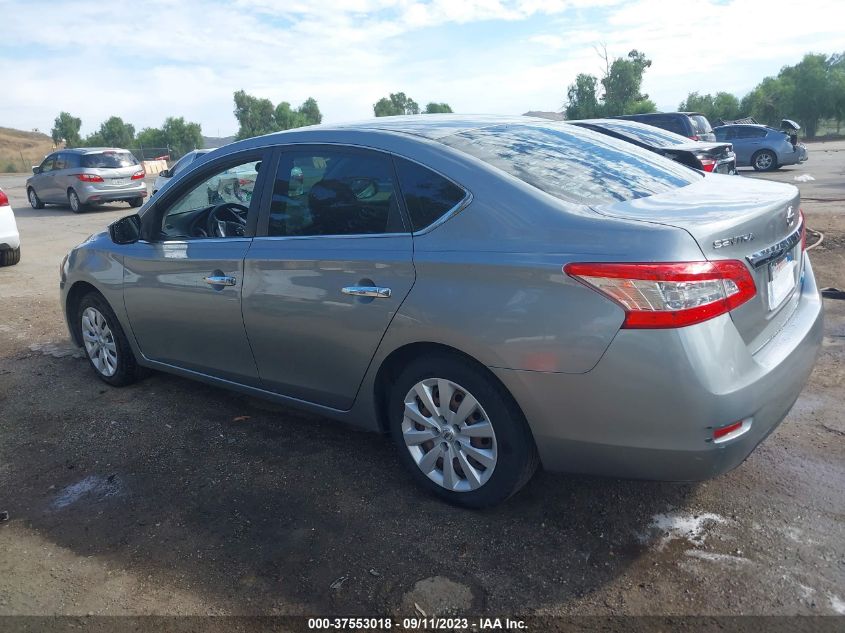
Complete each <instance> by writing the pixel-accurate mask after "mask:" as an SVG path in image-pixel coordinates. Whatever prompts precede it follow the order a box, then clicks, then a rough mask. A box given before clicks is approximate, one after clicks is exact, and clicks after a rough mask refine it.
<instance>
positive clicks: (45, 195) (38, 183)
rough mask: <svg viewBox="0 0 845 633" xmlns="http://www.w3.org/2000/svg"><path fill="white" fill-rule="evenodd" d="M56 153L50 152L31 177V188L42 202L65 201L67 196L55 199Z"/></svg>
mask: <svg viewBox="0 0 845 633" xmlns="http://www.w3.org/2000/svg"><path fill="white" fill-rule="evenodd" d="M57 156H58V154H51V155H50V156H48V157H47V158H45V159H44V161H43V162H42V163H41V169H40V171H39V172H38V173H37V174H35V175H34V176H33V178H32V188H33V189H35V194H36V195H37V196H38V197H39V198H41V201H42V202H67V198H64V199H63V200H57V189H56V183H55V178H54V177H53V176H55V171H54V167H55V164H56V157H57Z"/></svg>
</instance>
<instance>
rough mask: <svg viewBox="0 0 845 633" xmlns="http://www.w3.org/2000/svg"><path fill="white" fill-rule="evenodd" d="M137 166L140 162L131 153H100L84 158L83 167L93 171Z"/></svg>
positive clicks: (87, 155)
mask: <svg viewBox="0 0 845 633" xmlns="http://www.w3.org/2000/svg"><path fill="white" fill-rule="evenodd" d="M137 164H138V160H137V159H136V158H135V157H134V156H133V155H132V154H131V153H129V152H111V151H109V152H98V153H96V154H85V155H84V156H83V157H82V166H83V167H89V168H91V169H119V168H121V167H131V166H132V165H137Z"/></svg>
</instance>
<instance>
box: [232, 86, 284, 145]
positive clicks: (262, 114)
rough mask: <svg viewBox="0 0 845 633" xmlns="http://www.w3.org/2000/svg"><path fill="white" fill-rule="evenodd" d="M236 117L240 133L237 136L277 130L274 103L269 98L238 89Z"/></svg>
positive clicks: (243, 136)
mask: <svg viewBox="0 0 845 633" xmlns="http://www.w3.org/2000/svg"><path fill="white" fill-rule="evenodd" d="M234 98H235V118H236V119H237V120H238V133H237V135H236V137H235V138H237V139H239V140H240V139H244V138H251V137H253V136H261V135H262V134H270V133H271V132H275V131H276V124H275V121H274V114H275V112H274V110H273V103H272V102H271V101H270V100H269V99H259V98H258V97H253V96H252V95H249V94H247V93H246V92H244V91H243V90H238V91H237V92H236V93H235V94H234Z"/></svg>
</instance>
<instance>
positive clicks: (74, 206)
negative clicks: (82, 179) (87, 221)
mask: <svg viewBox="0 0 845 633" xmlns="http://www.w3.org/2000/svg"><path fill="white" fill-rule="evenodd" d="M67 202H68V204H69V205H70V210H71V211H73V212H74V213H82V212H83V211H84V210H85V205H84V204H82V202H80V200H79V195H78V194H77V193H76V192H75V191H74V190H73V189H68V192H67Z"/></svg>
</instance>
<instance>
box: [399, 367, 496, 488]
mask: <svg viewBox="0 0 845 633" xmlns="http://www.w3.org/2000/svg"><path fill="white" fill-rule="evenodd" d="M402 437H403V439H404V441H405V446H406V447H407V448H408V452H409V453H410V454H411V457H412V458H413V460H414V462H415V463H416V464H417V466H418V467H419V469H420V470H421V471H422V472H423V474H425V475H426V477H428V478H429V479H431V480H432V481H433V482H434V483H436V484H438V485H439V486H441V487H443V488H445V489H446V490H450V491H453V492H469V491H472V490H477V489H478V488H480V487H481V486H483V485H484V484H485V483H487V481H488V480H489V479H490V477H491V475H492V474H493V471H494V469H495V468H496V462H497V459H498V449H497V445H496V433H495V431H494V430H493V425H492V423H491V422H490V420H489V418H488V417H487V414H486V413H485V412H484V409H483V407H482V406H481V404H480V403H479V402H478V400H476V398H475V397H473V395H472V394H471V393H470V392H469V391H467V390H466V389H465V388H463V387H461V386H460V385H458V384H456V383H454V382H452V381H451V380H446V379H443V378H427V379H425V380H422V381H420V382H418V383H417V384H415V385H414V386H413V387H412V388H411V389H410V390H409V391H408V393H407V394H406V395H405V410H404V414H403V419H402Z"/></svg>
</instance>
